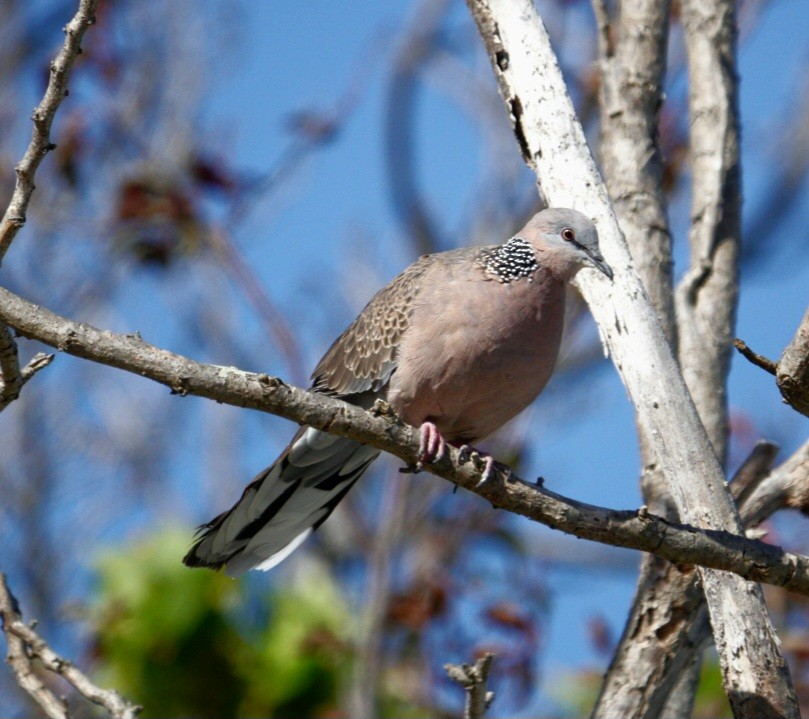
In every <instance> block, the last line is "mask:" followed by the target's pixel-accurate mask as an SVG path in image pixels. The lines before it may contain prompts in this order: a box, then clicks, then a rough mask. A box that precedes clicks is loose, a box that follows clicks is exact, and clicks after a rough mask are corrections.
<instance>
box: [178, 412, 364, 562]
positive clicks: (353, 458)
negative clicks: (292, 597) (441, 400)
mask: <svg viewBox="0 0 809 719" xmlns="http://www.w3.org/2000/svg"><path fill="white" fill-rule="evenodd" d="M378 454H379V450H378V449H374V448H373V447H367V446H365V445H362V444H359V443H358V442H354V441H353V440H350V439H345V438H343V437H336V436H334V435H331V434H327V433H325V432H321V431H319V430H316V429H313V428H312V427H302V428H301V429H300V431H299V432H298V433H297V434H296V435H295V437H294V439H293V440H292V442H290V444H289V446H288V447H287V448H286V450H284V453H283V454H282V455H281V456H280V457H279V458H278V459H277V460H276V462H275V464H273V465H272V466H271V467H269V468H268V469H265V470H264V471H263V472H262V473H261V474H259V475H258V477H256V478H255V479H254V480H253V481H252V482H251V483H250V484H249V485H248V486H247V488H246V489H245V490H244V493H243V494H242V496H241V499H239V501H238V502H236V504H235V505H234V506H233V507H232V508H231V509H229V510H228V511H227V512H223V513H222V514H220V515H219V516H218V517H216V518H214V519H213V520H211V521H210V522H208V524H205V525H203V526H202V527H200V528H199V536H198V537H197V539H196V541H195V542H194V545H193V546H192V547H191V549H190V550H189V552H188V554H186V555H185V558H184V559H183V563H184V564H186V565H187V566H189V567H210V568H211V569H221V568H222V567H224V568H225V572H226V573H227V574H229V575H230V576H237V575H239V574H243V573H244V572H246V571H248V570H250V569H264V570H266V569H271V568H272V567H274V566H275V565H276V564H278V563H279V562H281V561H283V560H284V559H286V558H287V557H288V556H289V555H290V554H291V553H292V552H293V551H295V549H297V548H298V547H299V546H300V545H301V544H303V542H304V540H305V539H306V538H307V537H308V536H309V535H310V534H311V533H312V532H313V531H314V530H315V529H317V528H318V527H319V526H320V525H321V524H323V522H324V521H325V520H326V518H327V517H328V516H329V515H330V514H331V512H332V510H333V509H334V508H335V507H336V506H337V504H338V503H339V502H340V500H341V499H342V498H343V497H344V496H345V495H346V493H347V492H348V490H349V489H351V487H353V486H354V483H355V482H356V481H357V480H358V479H359V478H360V477H361V476H362V474H363V472H365V470H366V469H367V468H368V465H369V464H370V463H371V462H373V461H374V459H376V457H377V455H378Z"/></svg>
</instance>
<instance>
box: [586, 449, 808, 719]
mask: <svg viewBox="0 0 809 719" xmlns="http://www.w3.org/2000/svg"><path fill="white" fill-rule="evenodd" d="M775 450H776V448H775V446H774V445H772V444H770V443H766V442H762V443H760V444H759V445H758V446H757V447H756V449H755V450H754V451H753V453H752V454H751V455H750V457H749V458H748V460H747V461H746V462H745V463H744V464H743V466H742V467H741V468H740V470H739V472H737V474H736V476H735V477H734V478H733V482H732V483H731V488H732V490H733V494H734V497H735V498H736V501H737V502H738V503H739V506H740V511H741V514H742V518H743V520H744V523H745V526H747V527H754V526H756V525H757V524H759V523H760V522H762V521H763V520H765V519H766V518H768V517H769V516H770V515H772V514H773V513H775V512H776V511H778V510H780V509H783V508H786V507H792V508H798V509H801V508H805V507H806V505H807V501H809V442H807V443H806V444H804V445H803V446H802V447H801V448H800V449H799V450H798V451H797V452H795V454H793V455H792V456H791V457H790V458H789V459H788V460H787V461H786V462H784V463H783V464H782V465H781V466H780V467H778V468H777V469H776V470H775V471H773V472H770V471H769V468H770V465H771V463H772V460H773V459H774V453H775ZM644 570H645V571H644V573H643V574H642V575H641V579H640V580H639V586H640V585H641V584H642V585H643V586H642V587H641V589H642V591H638V593H637V595H636V598H635V601H634V603H633V605H632V610H631V611H630V614H629V618H628V620H627V624H626V628H625V629H624V636H623V637H622V639H621V643H620V646H619V649H618V651H616V654H615V657H614V658H613V660H612V664H611V665H610V668H609V670H608V672H607V676H606V678H605V682H604V685H603V686H602V689H601V696H600V697H599V700H598V702H597V704H596V709H595V710H594V716H603V717H615V716H620V717H644V719H653V717H658V716H660V715H661V712H662V711H663V710H664V707H665V708H666V711H668V709H669V707H667V706H666V702H667V701H668V699H669V697H670V693H671V692H672V691H673V690H675V688H676V689H677V690H678V695H679V696H678V702H677V703H678V707H677V708H678V710H681V711H678V714H677V715H678V716H687V715H688V714H687V709H688V707H689V706H690V704H691V703H692V702H693V694H692V695H691V696H689V695H688V691H687V690H688V689H690V687H689V686H687V685H686V686H684V687H682V692H680V688H679V685H678V680H679V678H680V677H681V675H682V673H683V672H684V671H685V672H688V671H690V666H691V664H692V662H694V661H695V660H696V658H697V657H698V656H699V653H700V650H701V649H702V648H703V647H704V646H705V644H706V643H707V642H708V640H709V639H710V624H709V622H708V612H707V608H706V606H705V598H704V595H703V593H702V591H701V590H700V588H699V585H698V582H697V578H696V576H695V573H694V572H693V571H691V570H688V571H683V569H682V567H678V566H675V565H673V564H670V563H669V562H666V561H663V560H661V559H659V558H657V557H649V558H647V559H646V560H645V561H644ZM688 700H690V701H688Z"/></svg>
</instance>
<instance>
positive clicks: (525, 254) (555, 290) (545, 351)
mask: <svg viewBox="0 0 809 719" xmlns="http://www.w3.org/2000/svg"><path fill="white" fill-rule="evenodd" d="M587 265H590V266H593V267H595V268H596V269H598V270H600V271H601V272H603V273H604V274H605V275H606V276H607V277H609V278H610V279H612V270H611V269H610V267H609V265H607V263H606V262H605V261H604V258H603V257H602V255H601V253H600V252H599V248H598V235H597V233H596V229H595V226H594V225H593V223H592V222H591V221H590V220H589V219H587V218H586V217H585V216H584V215H582V214H581V213H579V212H576V211H575V210H566V209H547V210H543V211H542V212H539V213H538V214H536V215H534V217H533V218H531V220H530V221H529V222H528V224H527V225H526V226H525V227H524V228H523V229H522V230H520V231H519V232H518V233H517V234H516V235H514V237H512V238H511V239H509V240H508V241H507V242H505V243H503V244H501V245H490V246H487V247H470V248H464V249H459V250H452V251H450V252H441V253H437V254H432V255H424V256H423V257H421V258H420V259H418V260H417V261H416V262H415V263H414V264H412V265H411V266H410V267H408V268H407V269H406V270H405V271H404V272H402V274H400V275H399V276H398V277H396V278H395V279H394V280H393V281H392V282H391V283H390V284H388V285H387V287H385V288H384V289H382V290H380V291H379V292H378V293H377V294H376V295H375V296H374V297H373V298H372V299H371V301H370V302H369V303H368V304H367V305H366V306H365V309H363V311H362V312H361V313H360V315H359V316H358V317H357V319H356V320H354V322H353V323H352V324H351V325H350V326H349V327H348V329H347V330H346V331H345V332H343V334H342V335H340V337H338V338H337V340H336V341H335V342H334V344H333V345H332V346H331V347H330V348H329V350H328V352H326V354H325V356H324V357H323V359H322V360H320V363H319V364H318V365H317V368H316V369H315V371H314V373H313V374H312V378H313V385H312V390H313V391H314V392H320V393H323V394H327V395H330V396H333V397H339V398H340V399H343V400H345V401H346V402H350V403H351V404H354V405H358V406H360V407H363V408H369V407H371V405H372V404H373V403H374V401H375V400H376V399H380V398H381V399H384V400H386V401H387V402H388V403H389V405H390V406H391V408H392V409H393V410H394V411H395V412H396V414H398V415H399V417H401V418H402V419H403V420H404V421H405V422H407V423H409V424H411V425H412V426H414V427H420V428H421V432H422V460H423V461H432V460H435V459H436V458H437V457H438V456H440V454H441V453H442V452H443V448H444V446H445V445H444V442H449V443H451V444H453V445H455V446H460V445H467V444H469V443H472V442H475V441H477V440H479V439H481V438H483V437H486V436H487V435H489V434H491V433H492V432H494V431H495V430H496V429H498V428H499V427H501V426H502V425H503V424H504V423H506V422H508V420H510V419H511V418H512V417H514V416H515V415H516V414H517V413H519V412H520V411H521V410H523V409H524V408H525V407H527V406H528V404H530V403H531V401H532V400H533V399H534V398H535V397H536V396H537V395H538V394H539V393H540V392H541V391H542V389H543V388H544V387H545V385H546V384H547V382H548V380H549V379H550V377H551V373H552V372H553V367H554V364H555V363H556V357H557V354H558V351H559V344H560V341H561V338H562V326H563V322H564V308H565V283H566V282H567V281H568V280H570V279H571V278H572V277H573V276H574V275H575V274H576V272H578V271H579V270H580V269H581V268H582V267H585V266H587ZM378 454H379V450H377V449H374V448H373V447H368V446H365V445H362V444H359V443H357V442H354V441H352V440H349V439H345V438H343V437H336V436H334V435H330V434H327V433H325V432H321V431H320V430H317V429H314V428H312V427H306V426H303V427H301V428H300V430H299V431H298V433H297V434H296V435H295V437H294V438H293V439H292V441H291V442H290V444H289V445H288V446H287V448H286V449H285V450H284V451H283V453H282V454H281V456H280V457H279V458H278V459H277V460H276V461H275V464H273V465H272V466H271V467H269V468H268V469H266V470H264V471H263V472H262V473H261V474H259V475H258V477H256V478H255V479H254V480H253V482H252V483H251V484H250V485H248V487H247V488H246V489H245V490H244V493H243V494H242V497H241V499H239V501H238V502H236V504H235V505H234V506H233V507H232V508H231V509H229V510H228V511H227V512H224V513H223V514H220V515H219V516H218V517H216V518H215V519H213V520H212V521H211V522H209V523H208V524H206V525H203V526H202V527H200V530H199V533H198V536H197V538H196V540H195V542H194V544H193V546H192V547H191V549H190V551H189V552H188V554H187V555H186V557H185V559H184V562H185V564H186V565H188V566H190V567H211V568H213V569H220V568H222V567H225V570H226V572H227V573H228V574H230V575H232V576H236V575H239V574H242V573H243V572H246V571H248V570H249V569H253V568H257V569H270V568H271V567H274V566H275V565H276V564H278V563H279V562H281V561H282V560H283V559H285V558H286V557H287V556H289V554H291V553H292V552H293V551H294V550H295V549H296V548H297V547H299V546H300V545H301V544H302V543H303V541H304V540H305V539H306V538H307V537H308V536H309V535H310V534H311V533H312V531H314V530H315V529H317V528H318V527H319V526H320V525H321V524H322V523H323V522H324V521H325V520H326V518H327V517H328V516H329V514H331V512H332V510H333V509H334V508H335V506H337V504H338V503H339V502H340V500H341V499H342V498H343V497H344V496H345V495H346V493H347V492H348V491H349V490H350V489H351V487H353V486H354V483H355V482H356V481H357V480H358V479H359V478H360V477H361V476H362V474H363V472H365V470H366V469H367V468H368V465H369V464H371V462H373V461H374V459H376V457H377V455H378Z"/></svg>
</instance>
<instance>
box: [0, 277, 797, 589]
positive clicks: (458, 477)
mask: <svg viewBox="0 0 809 719" xmlns="http://www.w3.org/2000/svg"><path fill="white" fill-rule="evenodd" d="M0 320H3V321H5V322H6V323H8V324H9V325H11V326H12V327H14V328H15V329H16V330H17V331H18V332H19V333H20V334H21V335H22V336H24V337H31V338H33V339H37V340H39V341H40V342H44V343H45V344H48V345H51V346H52V347H56V348H58V349H60V350H62V351H63V352H67V353H68V354H71V355H74V356H76V357H83V358H84V359H89V360H92V361H94V362H99V363H101V364H105V365H109V366H111V367H117V368H119V369H123V370H126V371H127V372H132V373H134V374H137V375H140V376H142V377H147V378H149V379H152V380H154V381H156V382H159V383H160V384H164V385H166V386H167V387H169V388H170V389H171V391H172V392H174V393H175V394H179V395H189V394H190V395H197V396H199V397H206V398H208V399H213V400H216V401H217V402H223V403H225V404H231V405H234V406H237V407H245V408H250V409H257V410H261V411H262V412H270V413H272V414H276V415H278V416H280V417H286V418H287V419H291V420H294V421H295V422H299V423H301V424H307V425H310V426H312V427H316V428H317V429H321V430H323V431H325V432H330V433H332V434H336V435H338V436H341V437H348V438H349V439H354V440H356V441H358V442H362V443H364V444H369V445H371V446H374V447H378V448H379V449H382V450H384V451H386V452H389V453H390V454H392V455H394V456H396V457H399V458H400V459H402V460H404V461H405V462H406V463H407V464H408V465H409V466H411V467H412V466H415V465H416V463H417V461H418V457H419V439H420V434H419V432H418V430H416V429H414V428H413V427H410V426H409V425H406V424H403V423H401V422H400V421H399V420H398V419H397V418H395V417H394V416H392V415H391V413H390V410H389V408H388V407H387V405H386V404H385V403H384V402H380V403H377V406H375V408H374V409H373V410H372V411H371V412H365V411H364V410H362V409H359V408H358V407H355V406H353V405H350V404H347V403H346V402H342V401H341V400H338V399H335V398H333V397H327V396H325V395H320V394H317V393H314V392H305V391H304V390H302V389H298V388H297V387H292V386H290V385H287V384H285V383H284V382H282V381H281V380H280V379H277V378H273V377H269V376H267V375H266V374H255V373H251V372H244V371H242V370H239V369H236V368H235V367H222V366H218V365H206V364H201V363H198V362H194V361H193V360H190V359H188V358H187V357H183V356H181V355H177V354H173V353H172V352H167V351H166V350H163V349H160V348H158V347H154V346H153V345H150V344H148V343H146V342H144V341H143V339H142V338H141V337H140V335H139V334H138V333H133V334H128V335H119V334H115V333H113V332H108V331H105V330H98V329H96V328H95V327H91V326H90V325H88V324H80V323H77V322H72V321H70V320H68V319H65V318H63V317H59V316H58V315H56V314H54V313H52V312H50V311H48V310H46V309H44V308H43V307H40V306H39V305H34V304H32V303H30V302H27V301H26V300H23V299H21V298H19V297H17V296H16V295H14V294H13V293H11V292H9V291H8V290H6V289H3V288H0ZM484 465H485V463H484V461H483V460H482V459H481V458H480V457H478V456H477V455H475V454H473V455H472V457H471V458H469V457H466V456H465V455H464V454H463V453H461V452H459V451H458V450H456V449H454V448H450V450H449V451H448V452H446V453H445V455H444V458H442V459H441V460H440V461H438V462H437V463H435V464H432V465H427V466H426V467H425V469H426V470H428V471H429V472H431V473H432V474H436V475H438V476H439V477H443V478H444V479H447V480H449V481H450V482H452V483H454V484H457V485H458V486H459V487H463V488H464V489H468V490H469V491H471V492H474V493H475V494H478V495H480V496H481V497H483V498H484V499H486V500H487V501H488V502H490V503H491V504H493V505H494V506H495V507H498V508H501V509H505V510H508V511H510V512H514V513H515V514H520V515H522V516H525V517H528V518H529V519H532V520H534V521H536V522H540V523H542V524H545V525H546V526H548V527H552V528H554V529H559V530H561V531H563V532H567V533H569V534H574V535H576V536H577V537H580V538H582V539H592V540H594V541H597V542H602V543H604V544H611V545H614V546H618V547H626V548H629V549H639V550H641V551H645V552H652V553H654V554H657V555H659V556H661V557H664V558H666V559H668V560H670V561H672V562H676V563H679V564H699V565H702V566H706V567H712V568H714V569H720V570H723V571H725V572H733V573H734V574H738V575H739V576H741V577H744V578H745V579H748V580H751V581H757V582H766V583H767V584H775V585H777V586H780V587H784V588H785V589H789V590H790V591H794V592H797V593H799V594H808V595H809V557H803V556H801V555H796V554H792V553H789V552H785V551H783V550H781V549H780V548H779V547H775V546H773V545H769V544H764V543H763V542H759V541H757V540H751V539H747V538H746V537H744V536H742V535H737V534H733V533H731V532H726V531H723V530H707V529H701V528H697V527H694V526H690V525H688V524H676V523H673V522H668V521H666V520H665V519H663V518H661V517H657V516H655V515H653V514H650V513H649V512H648V510H646V508H645V507H644V508H641V509H640V510H638V511H621V510H612V509H604V508H602V507H595V506H593V505H589V504H585V503H583V502H577V501H576V500H573V499H568V498H566V497H563V496H561V495H559V494H556V493H555V492H551V491H550V490H547V489H545V488H542V487H538V486H536V485H534V484H529V483H527V482H524V481H522V480H520V479H519V478H518V477H516V476H515V475H513V474H512V473H511V472H503V471H500V470H498V471H497V472H496V473H495V475H496V476H495V477H494V478H493V479H492V480H490V481H487V482H484V483H483V484H481V483H480V480H481V476H482V469H483V467H484ZM693 479H694V482H695V480H696V478H693Z"/></svg>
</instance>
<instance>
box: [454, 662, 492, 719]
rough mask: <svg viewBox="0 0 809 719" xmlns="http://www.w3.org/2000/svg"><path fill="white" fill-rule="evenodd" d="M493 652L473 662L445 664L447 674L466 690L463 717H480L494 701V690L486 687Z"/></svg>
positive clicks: (468, 718)
mask: <svg viewBox="0 0 809 719" xmlns="http://www.w3.org/2000/svg"><path fill="white" fill-rule="evenodd" d="M493 659H494V654H491V653H490V652H486V654H484V655H483V656H482V657H480V659H478V660H477V661H476V662H475V663H474V664H445V665H444V670H445V671H446V672H447V676H448V677H449V678H450V679H452V681H454V682H455V683H456V684H460V685H461V686H462V687H463V688H464V691H465V692H466V705H465V706H464V713H463V716H464V719H481V717H483V716H484V714H486V710H487V709H488V708H489V707H490V706H491V705H492V702H493V701H494V692H490V691H488V690H487V689H486V684H487V682H488V681H489V671H490V669H491V666H492V660H493Z"/></svg>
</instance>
